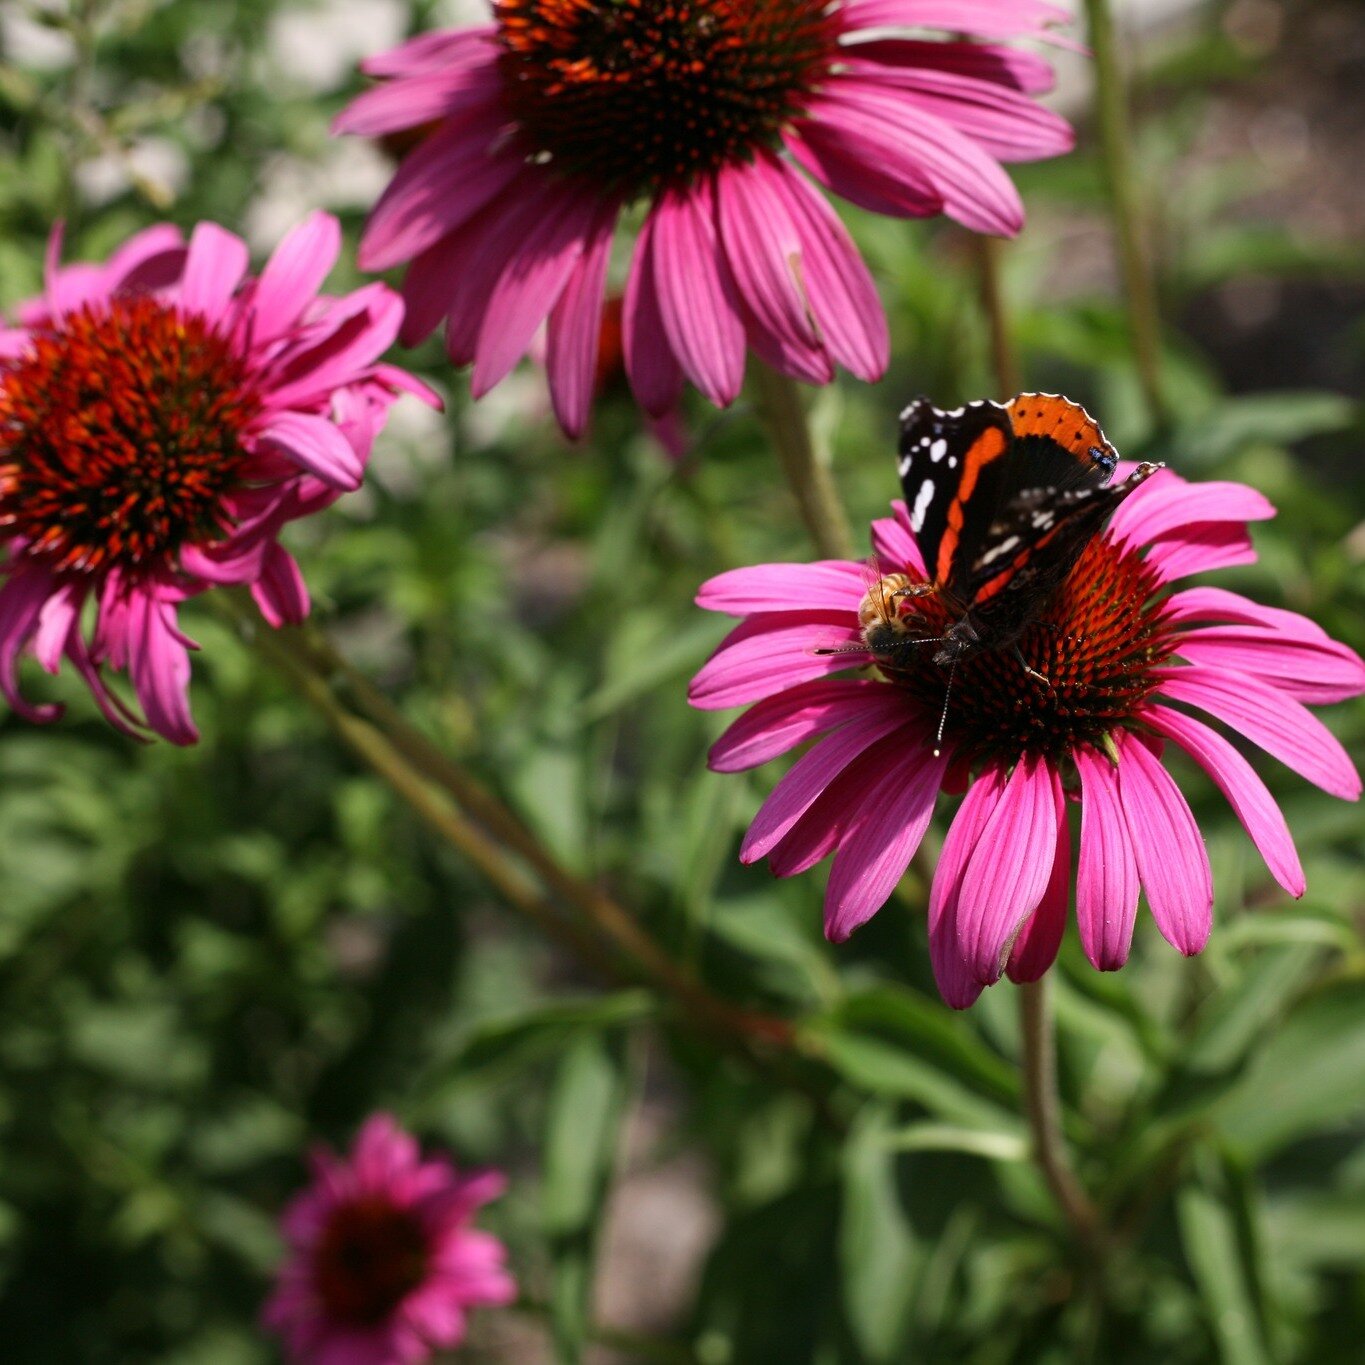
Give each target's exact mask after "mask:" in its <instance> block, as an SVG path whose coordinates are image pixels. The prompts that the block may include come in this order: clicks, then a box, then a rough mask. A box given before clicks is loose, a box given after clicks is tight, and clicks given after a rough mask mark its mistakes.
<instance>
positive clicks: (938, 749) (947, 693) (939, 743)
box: [934, 659, 957, 758]
mask: <svg viewBox="0 0 1365 1365" xmlns="http://www.w3.org/2000/svg"><path fill="white" fill-rule="evenodd" d="M956 672H957V660H956V659H954V660H953V664H952V667H951V668H950V669H949V670H948V686H947V687H945V688H944V689H943V710H942V711H940V712H939V716H938V734H936V735H935V736H934V757H935V758H937V757H938V756H939V755H940V754H941V753H942V752H943V727H944V726H945V725H947V723H948V698H949V697H951V696H952V695H953V674H955V673H956Z"/></svg>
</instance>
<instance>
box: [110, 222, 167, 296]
mask: <svg viewBox="0 0 1365 1365" xmlns="http://www.w3.org/2000/svg"><path fill="white" fill-rule="evenodd" d="M184 268H185V239H184V237H183V236H182V235H181V232H180V229H179V228H178V227H173V226H171V224H170V223H158V224H156V226H154V227H149V228H145V229H144V230H143V231H142V232H137V233H134V234H133V236H131V237H130V238H129V239H128V240H127V241H126V242H124V244H123V245H122V246H121V247H119V248H118V250H117V251H115V252H114V253H113V255H112V256H110V257H109V260H108V262H107V263H106V264H105V267H104V280H105V284H106V286H107V288H108V289H109V292H110V293H114V292H119V293H125V292H131V291H137V290H141V289H160V288H165V287H166V286H167V285H170V284H173V283H174V282H175V281H176V280H178V279H179V278H180V275H181V272H182V271H183V270H184Z"/></svg>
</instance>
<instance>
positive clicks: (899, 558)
mask: <svg viewBox="0 0 1365 1365" xmlns="http://www.w3.org/2000/svg"><path fill="white" fill-rule="evenodd" d="M891 510H892V512H893V513H894V514H895V516H894V517H879V518H878V519H877V520H876V521H874V522H873V523H872V549H873V552H874V553H875V554H876V556H877V558H878V559H880V560H881V561H882V562H883V564H884V566H885V569H886V572H888V573H907V574H909V575H910V576H911V577H912V578H919V579H926V578H928V577H929V573H928V570H927V569H926V568H925V567H924V556H923V555H922V554H921V553H920V548H919V545H918V543H917V542H916V540H915V533H914V532H913V531H912V530H911V529H910V513H909V511H908V510H907V508H906V506H905V504H904V503H903V502H902V501H901V500H900V499H899V498H897V499H896V501H895V502H893V503H892V504H891Z"/></svg>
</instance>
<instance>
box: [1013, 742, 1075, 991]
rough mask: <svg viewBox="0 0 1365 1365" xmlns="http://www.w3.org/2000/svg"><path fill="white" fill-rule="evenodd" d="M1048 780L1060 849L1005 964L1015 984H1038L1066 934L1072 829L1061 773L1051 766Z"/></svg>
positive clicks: (1049, 765)
mask: <svg viewBox="0 0 1365 1365" xmlns="http://www.w3.org/2000/svg"><path fill="white" fill-rule="evenodd" d="M1047 779H1048V781H1049V783H1050V784H1051V787H1052V803H1053V806H1054V807H1055V808H1056V812H1057V848H1056V850H1055V852H1054V854H1053V857H1052V873H1051V875H1050V876H1049V877H1048V882H1047V887H1046V888H1045V889H1044V891H1043V898H1042V900H1040V901H1039V902H1038V908H1037V909H1036V910H1035V911H1034V912H1033V914H1032V915H1031V916H1030V917H1029V919H1028V920H1027V921H1026V922H1025V924H1024V927H1023V928H1022V929H1021V930H1020V931H1019V936H1018V937H1017V938H1016V939H1015V940H1014V947H1013V948H1012V949H1011V950H1010V957H1009V961H1008V963H1006V965H1005V972H1006V974H1007V975H1008V976H1009V979H1010V980H1011V981H1015V982H1022V981H1037V980H1038V978H1039V977H1041V976H1042V975H1043V973H1044V972H1046V971H1047V969H1048V968H1049V967H1051V966H1052V964H1053V963H1054V962H1055V961H1056V960H1057V950H1058V949H1059V948H1060V947H1061V946H1062V935H1063V934H1064V933H1066V908H1067V902H1068V900H1069V899H1070V896H1071V830H1070V828H1069V826H1068V824H1067V816H1066V794H1065V793H1064V792H1063V791H1062V779H1061V774H1060V773H1058V772H1057V770H1056V768H1054V767H1053V766H1052V765H1051V764H1048V765H1047Z"/></svg>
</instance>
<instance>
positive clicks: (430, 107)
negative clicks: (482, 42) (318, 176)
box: [332, 44, 503, 137]
mask: <svg viewBox="0 0 1365 1365" xmlns="http://www.w3.org/2000/svg"><path fill="white" fill-rule="evenodd" d="M502 91H503V80H502V75H501V73H500V72H499V70H498V67H497V56H496V49H495V48H493V46H492V45H491V44H490V45H489V46H488V57H487V59H485V60H483V61H478V62H469V63H466V64H464V65H457V66H441V67H437V68H435V69H433V70H429V71H423V72H422V73H421V74H419V75H414V76H407V77H405V78H404V79H403V80H399V81H392V82H389V83H386V84H384V85H376V86H373V87H372V88H371V89H369V90H365V91H362V92H361V93H360V94H359V95H357V96H356V97H355V99H353V100H352V101H351V102H350V104H348V105H347V106H346V107H345V108H344V109H343V110H342V111H341V113H339V114H338V115H337V116H336V118H334V119H333V120H332V132H333V134H345V133H352V134H354V135H356V136H357V137H383V136H384V135H385V134H387V133H396V132H398V131H399V130H400V129H402V128H416V127H419V126H420V125H422V124H424V123H435V122H436V121H437V120H438V119H445V118H449V117H450V116H451V115H452V114H458V113H461V112H462V111H464V110H465V109H467V108H469V106H470V105H472V104H477V105H483V106H487V105H489V104H492V103H493V102H494V101H495V100H497V98H498V97H499V96H500V95H501V94H502Z"/></svg>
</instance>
